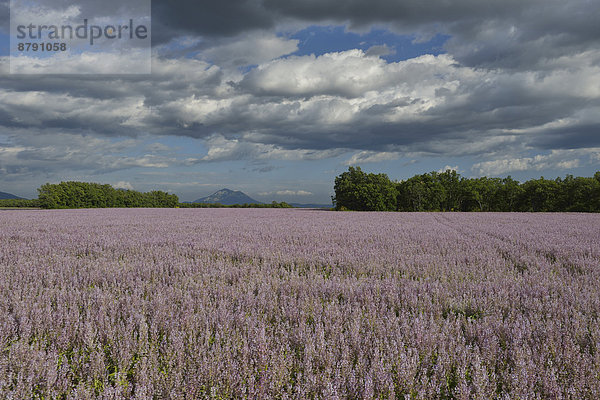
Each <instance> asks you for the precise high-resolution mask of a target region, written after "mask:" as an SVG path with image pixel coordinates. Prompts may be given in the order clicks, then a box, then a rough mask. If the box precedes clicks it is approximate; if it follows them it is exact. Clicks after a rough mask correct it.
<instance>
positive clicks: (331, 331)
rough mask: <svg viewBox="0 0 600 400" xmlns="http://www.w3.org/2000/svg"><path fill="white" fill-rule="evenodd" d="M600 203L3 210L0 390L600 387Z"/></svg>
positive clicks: (338, 394) (294, 394)
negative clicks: (531, 208)
mask: <svg viewBox="0 0 600 400" xmlns="http://www.w3.org/2000/svg"><path fill="white" fill-rule="evenodd" d="M599 317H600V215H596V214H593V215H589V214H588V215H584V214H493V213H476V214H459V213H447V214H437V213H408V214H407V213H332V212H323V211H310V210H280V209H260V210H255V209H185V210H184V209H180V210H176V209H162V210H156V209H110V210H52V211H10V212H2V213H0V398H14V399H36V398H40V399H41V398H44V399H49V398H55V399H86V398H107V399H108V398H111V399H121V398H136V399H169V398H171V399H195V398H221V399H223V398H231V399H233V398H235V399H237V398H249V399H269V398H278V399H307V398H314V399H346V398H353V399H363V398H364V399H371V398H397V399H494V398H496V399H509V398H510V399H517V398H518V399H598V398H600V322H599Z"/></svg>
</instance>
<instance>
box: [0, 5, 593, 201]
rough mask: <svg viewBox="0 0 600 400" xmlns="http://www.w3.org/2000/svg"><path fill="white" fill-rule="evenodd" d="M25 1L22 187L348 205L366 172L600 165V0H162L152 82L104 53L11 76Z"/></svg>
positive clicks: (15, 118) (1, 81) (4, 133)
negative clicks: (115, 65) (357, 174)
mask: <svg viewBox="0 0 600 400" xmlns="http://www.w3.org/2000/svg"><path fill="white" fill-rule="evenodd" d="M44 1H46V2H53V1H54V3H55V6H56V8H57V10H59V11H60V10H61V7H62V9H63V10H64V11H65V12H66V10H71V11H73V10H74V9H73V8H71V9H68V7H67V6H68V4H70V3H74V2H73V1H68V0H44ZM90 4H94V7H91V6H90V7H88V8H85V7H83V6H81V7H79V8H77V7H76V8H75V10H79V12H80V14H81V15H83V12H84V11H85V12H86V13H87V14H86V15H95V16H98V17H102V18H110V17H115V18H116V17H118V15H117V14H116V13H117V11H115V10H119V7H117V6H116V4H120V2H118V1H116V0H107V1H103V2H92V3H90ZM71 5H73V4H71ZM75 5H77V4H75ZM9 6H10V4H9V2H7V1H6V0H0V191H3V192H9V193H13V194H16V195H19V196H23V197H27V198H33V197H36V196H37V192H36V189H37V188H38V187H39V186H40V185H41V184H44V183H46V182H51V183H57V182H60V181H66V180H78V181H87V182H99V183H108V184H111V185H113V186H115V187H122V188H129V189H135V190H141V191H147V190H154V189H156V190H166V191H169V192H171V193H175V194H177V195H178V196H179V198H180V199H181V200H182V201H193V200H195V199H197V198H199V197H203V196H206V195H209V194H211V193H213V192H214V191H216V190H219V189H221V188H229V189H233V190H242V191H244V192H245V193H247V194H248V195H250V196H251V197H253V198H255V199H257V200H259V201H265V202H270V201H272V200H276V201H288V202H299V203H329V202H330V196H331V195H332V194H333V182H334V178H335V176H337V175H339V174H340V173H342V172H344V171H345V170H347V168H348V166H351V165H354V166H361V167H362V168H363V170H365V171H367V172H384V173H386V174H388V176H389V177H390V178H391V179H395V180H402V179H407V178H409V177H411V176H413V175H415V174H422V173H426V172H431V171H443V170H445V169H448V168H450V169H456V170H457V171H458V172H459V173H460V174H461V175H463V176H465V177H478V176H490V177H492V176H493V177H505V176H507V175H511V176H512V177H514V178H516V179H518V180H521V181H523V180H527V179H530V178H538V177H540V176H544V177H546V178H555V177H557V176H565V175H566V174H573V175H576V176H592V175H593V174H594V172H595V171H598V170H600V128H599V127H600V24H598V21H597V16H598V15H600V2H599V1H597V0H560V1H557V0H488V1H481V0H456V1H447V0H428V1H423V0H403V1H389V0H370V1H359V0H347V1H344V2H339V1H333V0H319V1H317V0H295V1H293V2H288V1H277V0H228V1H221V2H216V1H198V0H195V1H191V0H188V1H183V0H175V1H167V0H160V1H159V0H154V1H152V7H151V9H152V14H151V40H152V47H151V73H150V74H148V73H143V74H142V73H140V74H133V73H132V74H120V75H117V74H108V73H109V72H111V71H110V68H109V67H110V65H111V60H112V59H111V58H110V54H108V55H107V54H102V52H97V53H93V54H88V55H87V58H86V59H85V60H86V62H87V63H91V64H93V65H94V68H95V70H94V71H93V72H94V73H88V74H81V73H80V72H81V69H82V68H83V69H85V68H88V66H84V65H82V64H81V63H74V64H69V65H68V67H67V66H66V65H67V64H63V67H64V68H67V70H66V71H64V73H63V74H42V75H27V74H14V73H13V74H11V73H10V70H9V67H8V65H9V48H10V43H9V32H10V12H9V9H10V7H9ZM118 12H120V13H122V12H123V11H118ZM74 15H75V16H77V15H78V14H77V12H75V14H74ZM81 15H79V16H81ZM121 16H122V15H121ZM107 51H110V50H107ZM126 61H127V63H126V67H127V68H132V69H135V68H136V65H141V64H139V63H137V61H136V59H135V56H134V55H131V57H130V58H128V59H127V60H126Z"/></svg>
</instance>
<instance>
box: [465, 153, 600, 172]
mask: <svg viewBox="0 0 600 400" xmlns="http://www.w3.org/2000/svg"><path fill="white" fill-rule="evenodd" d="M598 154H600V149H598V148H589V149H577V150H552V151H551V152H550V153H549V154H538V155H535V156H533V157H521V158H505V159H498V160H493V161H484V162H480V163H476V164H474V165H473V166H472V168H471V170H472V171H473V172H474V173H476V174H477V175H482V176H483V175H486V176H496V175H502V174H506V173H510V172H518V171H543V170H548V169H558V170H569V169H573V168H578V167H580V166H582V165H584V164H585V165H590V164H593V163H594V162H595V161H594V160H597V159H598Z"/></svg>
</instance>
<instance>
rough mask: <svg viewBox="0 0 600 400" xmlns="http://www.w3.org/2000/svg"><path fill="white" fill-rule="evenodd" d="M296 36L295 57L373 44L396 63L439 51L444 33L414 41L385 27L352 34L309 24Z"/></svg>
mask: <svg viewBox="0 0 600 400" xmlns="http://www.w3.org/2000/svg"><path fill="white" fill-rule="evenodd" d="M290 38H291V39H297V40H298V41H299V43H298V47H299V49H298V51H296V52H295V53H293V55H296V56H304V55H310V54H314V55H316V56H320V55H322V54H325V53H331V52H339V51H345V50H351V49H361V50H364V51H367V50H368V49H370V48H372V47H374V46H384V45H385V46H387V47H388V49H389V50H390V54H387V55H382V56H381V57H382V58H383V59H384V60H386V61H387V62H398V61H403V60H408V59H411V58H415V57H418V56H421V55H423V54H433V55H438V54H443V53H445V52H446V51H445V50H444V44H445V43H446V41H447V40H448V39H449V38H450V36H448V35H441V34H437V35H436V36H434V37H433V38H432V39H431V40H429V41H427V42H416V41H415V39H416V36H415V35H398V34H395V33H393V32H390V31H388V30H385V29H372V30H370V31H369V32H367V33H362V34H361V33H355V32H350V31H347V30H346V27H345V26H318V25H313V26H310V27H308V28H305V29H303V30H301V31H298V32H296V33H294V34H292V35H291V36H290Z"/></svg>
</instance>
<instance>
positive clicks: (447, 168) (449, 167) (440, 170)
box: [438, 165, 459, 174]
mask: <svg viewBox="0 0 600 400" xmlns="http://www.w3.org/2000/svg"><path fill="white" fill-rule="evenodd" d="M448 170H450V171H456V172H459V171H458V165H457V166H455V167H451V166H450V165H446V166H445V167H444V168H441V169H439V170H438V173H439V174H443V173H444V172H446V171H448Z"/></svg>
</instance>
